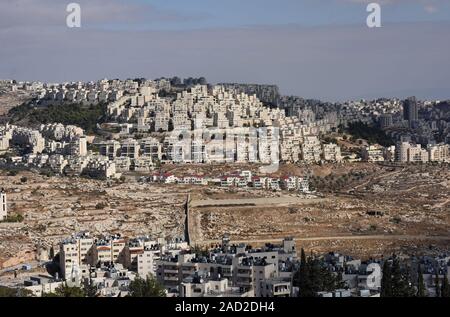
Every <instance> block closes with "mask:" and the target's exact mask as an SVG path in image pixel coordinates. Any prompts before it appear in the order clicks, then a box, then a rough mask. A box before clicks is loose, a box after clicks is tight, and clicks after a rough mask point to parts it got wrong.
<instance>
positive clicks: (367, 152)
mask: <svg viewBox="0 0 450 317" xmlns="http://www.w3.org/2000/svg"><path fill="white" fill-rule="evenodd" d="M361 155H362V159H363V160H364V161H366V162H384V148H383V147H382V146H377V145H370V146H366V147H365V148H364V149H363V150H362V153H361Z"/></svg>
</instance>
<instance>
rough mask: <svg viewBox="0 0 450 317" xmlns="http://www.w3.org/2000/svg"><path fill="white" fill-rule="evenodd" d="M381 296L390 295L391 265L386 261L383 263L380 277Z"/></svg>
mask: <svg viewBox="0 0 450 317" xmlns="http://www.w3.org/2000/svg"><path fill="white" fill-rule="evenodd" d="M380 296H381V297H392V267H391V264H390V263H389V262H388V261H384V264H383V276H382V278H381V294H380Z"/></svg>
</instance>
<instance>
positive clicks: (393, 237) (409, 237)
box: [193, 235, 450, 245]
mask: <svg viewBox="0 0 450 317" xmlns="http://www.w3.org/2000/svg"><path fill="white" fill-rule="evenodd" d="M295 240H296V241H300V242H301V241H305V242H307V241H329V240H349V241H358V240H429V241H450V235H449V236H426V235H373V236H334V237H308V238H297V237H296V238H295ZM281 241H283V239H257V240H233V241H232V243H235V244H238V243H246V244H264V243H277V242H281ZM216 243H221V241H220V240H204V241H195V243H193V245H195V244H216Z"/></svg>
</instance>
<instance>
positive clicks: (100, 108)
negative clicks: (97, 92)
mask: <svg viewBox="0 0 450 317" xmlns="http://www.w3.org/2000/svg"><path fill="white" fill-rule="evenodd" d="M9 114H10V116H12V122H17V121H21V120H28V121H29V122H30V123H31V124H47V123H54V122H58V123H62V124H64V125H76V126H79V127H81V128H83V129H84V130H86V132H87V133H95V132H96V131H97V124H98V123H103V122H104V121H105V117H106V105H105V104H96V105H90V106H84V105H82V104H62V105H49V106H47V107H42V108H34V107H32V106H31V105H27V104H24V105H20V106H18V107H16V108H13V109H11V111H10V113H9Z"/></svg>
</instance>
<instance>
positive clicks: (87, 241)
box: [59, 232, 94, 278]
mask: <svg viewBox="0 0 450 317" xmlns="http://www.w3.org/2000/svg"><path fill="white" fill-rule="evenodd" d="M93 244H94V239H93V238H92V237H91V236H90V234H89V232H83V233H80V234H78V235H76V236H74V237H72V238H70V239H67V240H64V241H63V242H62V243H61V244H60V249H59V256H60V259H59V263H60V269H61V274H62V277H63V278H68V277H69V276H70V274H72V271H74V270H77V269H78V268H79V267H80V266H81V265H83V264H91V263H92V261H93V248H92V247H93Z"/></svg>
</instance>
